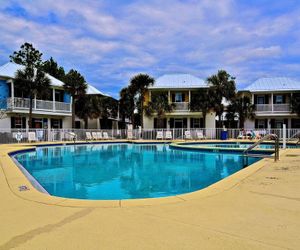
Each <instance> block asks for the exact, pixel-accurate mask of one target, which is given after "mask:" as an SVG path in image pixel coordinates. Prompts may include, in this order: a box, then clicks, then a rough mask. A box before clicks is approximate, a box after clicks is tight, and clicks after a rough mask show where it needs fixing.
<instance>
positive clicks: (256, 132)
mask: <svg viewBox="0 0 300 250" xmlns="http://www.w3.org/2000/svg"><path fill="white" fill-rule="evenodd" d="M254 134H255V139H258V140H259V139H261V134H260V131H254Z"/></svg>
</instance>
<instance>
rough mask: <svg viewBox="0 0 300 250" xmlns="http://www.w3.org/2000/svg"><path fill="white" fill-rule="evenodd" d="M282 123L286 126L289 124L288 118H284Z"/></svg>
mask: <svg viewBox="0 0 300 250" xmlns="http://www.w3.org/2000/svg"><path fill="white" fill-rule="evenodd" d="M284 124H285V125H286V128H288V127H289V126H288V124H289V120H288V119H284Z"/></svg>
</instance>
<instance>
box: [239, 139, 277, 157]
mask: <svg viewBox="0 0 300 250" xmlns="http://www.w3.org/2000/svg"><path fill="white" fill-rule="evenodd" d="M267 140H273V141H275V144H274V146H275V152H274V161H278V160H279V137H278V136H277V135H276V134H268V135H265V136H264V137H263V138H261V139H260V140H259V141H257V142H255V143H254V144H253V145H251V146H249V147H248V148H247V149H245V150H244V152H243V153H244V155H245V156H246V157H247V159H248V157H249V156H251V157H263V158H273V156H272V155H262V154H249V152H250V151H251V150H252V149H254V148H255V147H257V146H258V145H260V144H261V143H262V142H264V141H267Z"/></svg>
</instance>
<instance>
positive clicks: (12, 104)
mask: <svg viewBox="0 0 300 250" xmlns="http://www.w3.org/2000/svg"><path fill="white" fill-rule="evenodd" d="M10 88H11V103H10V105H11V108H12V109H13V108H14V103H15V102H14V98H15V86H14V82H13V81H10Z"/></svg>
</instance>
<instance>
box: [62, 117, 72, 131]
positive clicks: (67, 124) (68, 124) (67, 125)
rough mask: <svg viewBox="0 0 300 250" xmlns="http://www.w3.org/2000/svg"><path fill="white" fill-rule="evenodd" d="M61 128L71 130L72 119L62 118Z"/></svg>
mask: <svg viewBox="0 0 300 250" xmlns="http://www.w3.org/2000/svg"><path fill="white" fill-rule="evenodd" d="M62 128H64V129H69V128H72V117H64V118H63V120H62Z"/></svg>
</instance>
